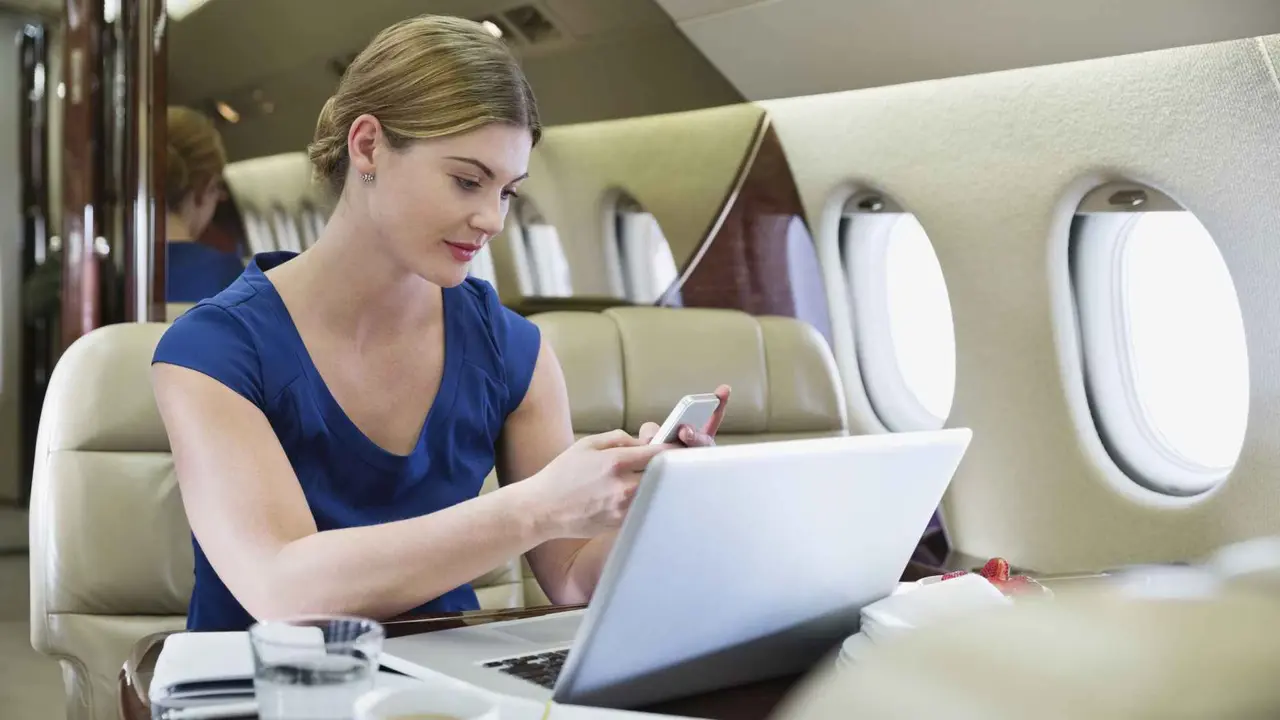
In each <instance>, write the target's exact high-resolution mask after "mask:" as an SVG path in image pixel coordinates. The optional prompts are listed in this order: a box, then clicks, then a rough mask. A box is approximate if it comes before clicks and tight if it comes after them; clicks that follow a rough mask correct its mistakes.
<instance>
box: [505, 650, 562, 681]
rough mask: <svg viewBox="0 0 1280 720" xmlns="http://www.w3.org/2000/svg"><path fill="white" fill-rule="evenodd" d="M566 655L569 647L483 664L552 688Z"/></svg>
mask: <svg viewBox="0 0 1280 720" xmlns="http://www.w3.org/2000/svg"><path fill="white" fill-rule="evenodd" d="M568 656H569V649H568V648H565V649H564V650H552V651H550V652H544V653H537V654H536V655H522V656H520V657H513V658H507V659H506V660H494V661H493V662H487V663H485V664H484V666H485V667H487V668H493V669H494V670H498V671H501V672H504V673H506V674H508V675H515V676H516V677H518V678H522V679H524V680H528V681H529V682H532V683H536V684H538V685H541V686H542V687H544V688H547V689H554V688H555V686H556V678H558V677H560V668H562V667H564V659H565V658H566V657H568Z"/></svg>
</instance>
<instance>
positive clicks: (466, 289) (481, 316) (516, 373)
mask: <svg viewBox="0 0 1280 720" xmlns="http://www.w3.org/2000/svg"><path fill="white" fill-rule="evenodd" d="M455 290H456V291H457V292H458V293H459V294H460V295H461V296H463V297H465V298H467V300H468V302H467V304H468V305H470V306H471V308H472V309H473V311H474V312H475V313H476V316H475V317H474V318H473V319H472V322H473V323H474V324H473V325H472V326H473V327H474V328H476V330H477V331H479V332H481V333H482V334H483V335H484V342H482V343H478V345H479V346H480V347H482V348H484V349H485V351H486V353H487V354H489V355H490V359H491V363H483V364H485V365H491V366H492V367H494V368H495V370H496V373H497V374H498V375H499V377H498V378H496V379H499V380H500V381H501V382H502V383H503V384H504V385H505V386H506V388H507V392H508V395H509V399H510V403H509V407H508V410H513V409H515V407H516V406H517V405H519V402H520V400H521V399H522V398H523V397H524V394H525V392H526V391H527V390H528V388H529V382H530V381H531V380H532V378H533V369H534V366H535V365H536V364H537V361H538V352H539V350H540V349H541V347H542V334H541V331H540V330H539V329H538V326H537V325H535V324H534V323H533V322H532V321H531V320H529V319H528V318H526V317H524V316H522V315H520V314H519V313H517V312H515V311H513V310H511V309H510V308H508V307H506V306H505V305H503V304H502V301H501V299H500V298H499V297H498V292H497V291H496V290H495V289H494V287H493V285H491V284H489V283H488V282H487V281H485V280H482V279H480V278H475V277H468V278H467V279H466V280H465V281H463V283H462V284H461V285H459V286H458V287H457V288H456V289H455ZM476 364H481V363H476Z"/></svg>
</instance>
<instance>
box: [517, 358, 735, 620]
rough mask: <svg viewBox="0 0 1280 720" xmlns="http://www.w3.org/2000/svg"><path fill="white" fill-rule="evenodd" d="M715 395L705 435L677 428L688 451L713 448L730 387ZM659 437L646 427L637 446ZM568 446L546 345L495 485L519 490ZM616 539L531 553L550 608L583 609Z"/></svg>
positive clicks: (550, 544)
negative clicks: (580, 605)
mask: <svg viewBox="0 0 1280 720" xmlns="http://www.w3.org/2000/svg"><path fill="white" fill-rule="evenodd" d="M716 394H717V395H719V396H720V407H719V408H717V409H716V412H715V414H714V415H713V416H712V419H711V421H710V422H709V423H708V425H707V427H706V428H704V429H703V431H701V432H699V431H697V430H695V429H693V428H689V427H684V428H681V433H680V437H681V439H682V440H683V441H684V442H685V444H686V445H712V444H714V440H713V437H714V435H715V432H716V429H717V428H718V427H719V425H720V421H721V420H722V419H723V418H724V411H725V405H726V404H727V403H728V401H729V387H728V386H726V385H722V386H720V387H719V388H717V390H716ZM657 432H658V425H657V424H656V423H645V424H644V425H643V426H642V427H641V428H640V436H639V439H638V443H639V444H640V445H641V446H647V445H648V442H649V440H650V439H652V438H653V436H654V435H656V434H657ZM572 443H573V423H572V420H571V417H570V413H569V393H568V390H567V388H566V387H565V381H564V372H563V371H562V370H561V368H560V361H559V359H558V358H557V357H556V354H555V351H554V350H552V348H551V345H550V343H548V342H547V341H546V340H545V339H544V340H543V341H542V345H541V347H540V349H539V351H538V359H537V362H536V364H535V366H534V371H533V378H532V379H531V380H530V381H529V389H528V390H527V391H526V393H525V396H524V399H523V400H522V401H521V403H520V405H519V406H518V407H517V408H516V409H515V411H513V412H512V413H511V414H510V415H509V416H508V417H507V421H506V425H505V426H504V427H503V431H502V437H501V438H500V439H499V442H498V453H497V458H498V462H497V469H498V481H499V483H501V484H502V485H503V486H504V487H516V486H518V482H519V481H521V480H523V479H525V478H527V477H529V476H531V475H533V474H535V473H537V472H539V471H541V470H542V469H543V468H544V467H545V466H546V465H547V463H549V462H550V461H551V460H552V459H554V458H555V457H556V456H558V455H559V454H560V453H562V452H563V451H564V450H565V448H567V447H569V446H570V445H571V444H572ZM513 483H516V485H513ZM616 538H617V530H616V529H610V530H606V531H604V532H602V533H600V534H599V535H596V536H595V537H593V538H590V539H589V540H582V539H568V538H561V539H552V540H547V541H544V542H543V543H541V544H540V545H538V546H537V547H535V548H534V549H532V550H531V551H529V553H528V558H529V566H530V567H531V568H532V569H533V574H534V577H536V578H537V579H538V584H539V585H541V586H542V589H543V590H544V591H545V592H546V593H547V597H548V598H550V599H551V602H553V603H556V604H558V605H563V604H575V603H584V602H587V601H588V600H589V599H590V598H591V594H592V593H593V592H594V591H595V587H596V582H597V581H598V580H599V579H600V573H601V571H603V570H604V564H605V561H606V560H607V559H608V557H609V552H610V550H612V549H613V543H614V540H615V539H616Z"/></svg>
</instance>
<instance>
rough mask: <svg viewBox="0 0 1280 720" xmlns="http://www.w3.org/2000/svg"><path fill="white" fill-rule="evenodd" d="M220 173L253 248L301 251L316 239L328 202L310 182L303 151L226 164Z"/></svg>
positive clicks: (252, 250) (320, 190)
mask: <svg viewBox="0 0 1280 720" xmlns="http://www.w3.org/2000/svg"><path fill="white" fill-rule="evenodd" d="M224 174H225V175H226V178H227V188H228V189H229V190H230V191H231V195H232V197H233V198H235V202H236V207H237V208H239V210H240V217H241V219H242V220H243V221H244V228H245V233H246V234H247V235H248V238H247V239H248V243H249V249H250V251H251V252H253V253H260V252H269V251H272V250H293V251H295V252H301V251H302V250H305V249H306V248H309V247H311V246H312V245H314V244H315V242H316V239H317V238H318V237H319V236H320V230H321V229H322V228H323V227H324V223H325V220H326V219H327V218H328V216H329V209H330V206H331V204H332V201H331V200H330V198H329V197H328V195H327V194H326V193H327V191H326V190H325V188H324V187H323V186H321V185H320V184H318V183H316V182H314V181H313V178H312V171H311V161H310V160H308V159H307V154H306V153H302V152H293V153H283V154H281V155H270V156H267V157H258V158H253V159H251V160H241V161H239V162H234V163H231V164H229V165H227V168H226V170H225V171H224Z"/></svg>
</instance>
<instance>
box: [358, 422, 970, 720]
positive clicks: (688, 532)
mask: <svg viewBox="0 0 1280 720" xmlns="http://www.w3.org/2000/svg"><path fill="white" fill-rule="evenodd" d="M970 437H971V433H970V431H969V430H968V429H964V428H960V429H951V430H941V431H937V432H919V433H896V434H882V435H867V436H858V437H843V438H825V439H818V440H795V441H786V442H770V443H759V444H752V445H729V446H720V447H714V448H694V449H682V450H676V451H672V452H667V453H663V454H662V455H660V456H659V457H658V458H657V459H655V460H654V461H653V462H652V463H650V465H649V468H648V470H647V471H646V472H645V476H644V479H643V480H642V481H641V486H640V490H639V492H637V494H636V497H635V500H634V503H633V505H632V507H631V510H630V511H629V513H628V515H627V519H626V521H625V522H624V523H623V525H622V529H621V531H620V533H619V535H618V539H617V542H616V544H615V546H614V549H613V552H612V553H611V554H610V556H609V558H608V561H607V562H606V564H605V568H604V572H603V574H602V576H601V578H600V582H599V584H598V585H597V587H596V592H595V595H594V596H593V597H592V598H591V602H590V603H589V605H588V607H587V608H586V609H585V610H576V611H572V612H567V613H560V614H554V615H548V616H544V617H538V618H531V619H526V620H513V621H505V622H497V623H492V624H488V625H475V626H470V627H465V628H458V629H453V630H444V631H440V632H435V633H428V634H423V635H416V636H408V637H401V638H394V639H390V640H387V641H386V644H385V647H384V652H383V657H382V664H383V665H384V666H386V667H388V668H390V669H392V670H396V671H399V672H403V673H405V674H408V675H411V676H418V677H425V676H429V675H430V674H432V673H433V672H437V673H443V674H445V675H448V676H452V677H454V678H457V679H459V680H463V681H466V682H469V683H471V684H473V685H477V686H480V687H483V688H486V689H488V690H491V691H494V692H498V693H502V694H505V695H512V696H517V697H525V698H530V699H534V700H540V701H545V700H554V701H555V702H557V703H562V704H573V705H590V706H596V707H607V708H635V707H639V706H643V705H647V704H650V703H654V702H661V701H663V700H668V699H673V698H678V697H684V696H688V695H693V694H697V693H701V692H707V691H710V690H714V689H719V688H723V687H729V686H735V685H740V684H743V683H747V682H753V681H757V680H764V679H768V678H772V677H780V676H783V675H789V674H797V673H801V672H804V671H806V670H808V669H809V668H811V667H812V666H813V664H814V663H815V662H817V661H818V660H819V659H821V658H822V657H823V656H824V655H826V654H827V653H828V652H829V651H831V650H832V649H833V648H834V647H836V646H837V645H838V644H839V643H840V642H841V641H843V640H844V639H845V638H846V637H848V636H849V635H851V634H853V633H855V632H857V628H858V616H859V611H860V610H861V608H862V607H863V606H864V605H866V604H868V603H871V602H874V601H876V600H879V599H881V598H883V597H885V596H887V595H888V594H889V593H890V592H892V591H893V590H894V588H895V587H896V586H897V583H898V580H899V578H900V577H901V574H902V571H903V569H904V568H905V567H906V565H907V562H908V561H909V560H910V558H911V555H912V552H913V551H914V550H915V547H916V544H917V542H918V541H919V539H920V536H921V534H922V533H923V532H924V530H925V527H926V525H927V524H928V522H929V518H930V517H931V516H932V514H933V511H934V509H935V508H936V507H937V506H938V503H939V502H940V501H941V499H942V495H943V492H944V491H945V490H946V488H947V485H948V484H949V483H950V481H951V477H952V475H953V474H954V473H955V470H956V468H957V467H958V466H959V464H960V460H961V458H962V457H963V456H964V452H965V450H966V449H967V448H968V445H969V440H970Z"/></svg>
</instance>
